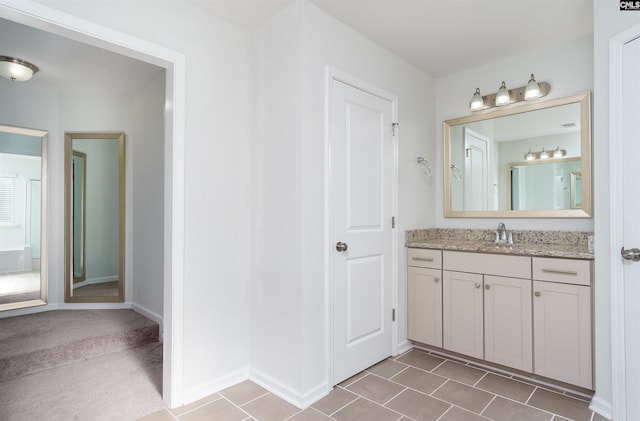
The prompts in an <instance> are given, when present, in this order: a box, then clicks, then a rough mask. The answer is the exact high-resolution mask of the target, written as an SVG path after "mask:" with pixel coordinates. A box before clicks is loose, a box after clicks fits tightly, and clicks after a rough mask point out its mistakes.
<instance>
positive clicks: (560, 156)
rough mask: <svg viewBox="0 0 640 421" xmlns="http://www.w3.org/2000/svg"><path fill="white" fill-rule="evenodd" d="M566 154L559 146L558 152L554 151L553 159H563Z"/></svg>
mask: <svg viewBox="0 0 640 421" xmlns="http://www.w3.org/2000/svg"><path fill="white" fill-rule="evenodd" d="M564 154H565V152H564V151H563V150H561V149H560V146H558V147H557V148H556V150H555V151H553V157H554V158H562V157H563V156H564Z"/></svg>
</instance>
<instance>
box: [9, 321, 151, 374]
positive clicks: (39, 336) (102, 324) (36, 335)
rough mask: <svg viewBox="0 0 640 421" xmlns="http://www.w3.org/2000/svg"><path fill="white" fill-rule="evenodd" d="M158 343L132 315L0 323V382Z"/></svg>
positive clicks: (148, 328)
mask: <svg viewBox="0 0 640 421" xmlns="http://www.w3.org/2000/svg"><path fill="white" fill-rule="evenodd" d="M157 341H158V325H157V323H154V322H152V321H151V320H148V319H147V318H145V317H143V316H141V315H139V314H137V313H135V312H134V311H132V310H56V311H47V312H42V313H36V314H29V315H25V316H17V317H8V318H4V319H0V381H2V380H8V379H11V378H14V377H18V376H23V375H26V374H31V373H35V372H38V371H42V370H46V369H49V368H53V367H56V366H58V365H61V364H68V363H69V362H72V361H79V360H85V359H88V358H94V357H97V356H100V355H103V354H106V353H109V352H115V351H120V350H123V349H126V348H131V347H134V346H140V345H145V344H148V343H151V342H157Z"/></svg>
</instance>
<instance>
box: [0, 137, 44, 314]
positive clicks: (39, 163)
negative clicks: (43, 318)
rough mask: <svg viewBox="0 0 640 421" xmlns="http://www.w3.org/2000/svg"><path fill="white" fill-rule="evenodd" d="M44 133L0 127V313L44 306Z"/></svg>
mask: <svg viewBox="0 0 640 421" xmlns="http://www.w3.org/2000/svg"><path fill="white" fill-rule="evenodd" d="M47 186H48V184H47V132H45V131H42V130H32V129H23V128H19V127H10V126H1V125H0V310H11V309H16V308H23V307H31V306H37V305H44V304H46V300H47V224H46V221H47V218H46V216H47Z"/></svg>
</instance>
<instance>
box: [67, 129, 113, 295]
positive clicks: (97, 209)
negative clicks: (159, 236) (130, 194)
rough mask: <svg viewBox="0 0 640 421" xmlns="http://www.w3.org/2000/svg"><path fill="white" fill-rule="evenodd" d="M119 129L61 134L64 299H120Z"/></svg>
mask: <svg viewBox="0 0 640 421" xmlns="http://www.w3.org/2000/svg"><path fill="white" fill-rule="evenodd" d="M124 138H125V136H124V133H122V132H110V133H102V132H97V133H65V302H67V303H74V302H124V281H125V280H124V256H125V250H124V245H125V242H124V237H125V206H124V197H125V191H124V190H125V174H124V168H125V164H124Z"/></svg>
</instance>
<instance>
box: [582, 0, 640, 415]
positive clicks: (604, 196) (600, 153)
mask: <svg viewBox="0 0 640 421" xmlns="http://www.w3.org/2000/svg"><path fill="white" fill-rule="evenodd" d="M593 16H594V111H593V115H594V119H593V156H594V174H593V180H594V206H595V209H594V213H595V234H596V241H595V256H596V260H595V325H596V326H595V345H596V349H595V355H596V372H595V381H596V395H595V399H594V402H595V403H596V404H597V405H598V406H599V407H601V408H603V409H604V410H605V411H606V410H610V409H611V408H610V407H611V332H610V330H611V317H610V315H611V306H610V300H611V295H610V283H611V282H615V281H616V280H612V279H609V273H610V266H609V253H610V250H611V249H610V248H611V247H616V248H619V247H620V245H619V244H611V243H610V237H609V236H610V231H609V205H610V199H609V182H610V180H609V94H610V93H609V39H610V38H611V37H612V36H614V35H616V34H618V33H620V32H622V31H624V30H625V29H627V28H629V27H631V26H633V25H634V24H637V23H638V22H640V13H635V12H621V11H620V10H619V4H618V2H610V1H606V0H595V1H594V14H593Z"/></svg>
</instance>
